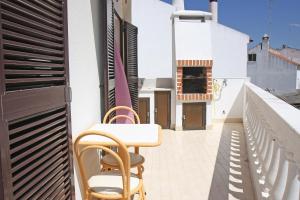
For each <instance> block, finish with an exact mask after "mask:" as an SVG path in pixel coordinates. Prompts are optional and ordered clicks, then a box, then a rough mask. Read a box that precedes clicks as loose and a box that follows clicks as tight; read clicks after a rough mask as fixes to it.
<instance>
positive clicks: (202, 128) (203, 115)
mask: <svg viewBox="0 0 300 200" xmlns="http://www.w3.org/2000/svg"><path fill="white" fill-rule="evenodd" d="M184 104H201V105H203V112H202V127H201V128H200V129H190V128H186V127H185V123H184V120H183V115H184ZM206 105H207V102H191V103H182V129H183V130H205V129H206Z"/></svg>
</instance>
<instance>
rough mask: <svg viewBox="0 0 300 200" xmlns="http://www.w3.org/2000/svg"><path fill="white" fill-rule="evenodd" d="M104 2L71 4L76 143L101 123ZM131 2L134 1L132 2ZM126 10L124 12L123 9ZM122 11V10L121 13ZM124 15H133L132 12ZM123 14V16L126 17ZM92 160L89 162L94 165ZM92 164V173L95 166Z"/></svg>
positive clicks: (78, 195)
mask: <svg viewBox="0 0 300 200" xmlns="http://www.w3.org/2000/svg"><path fill="white" fill-rule="evenodd" d="M100 2H101V1H99V0H88V1H82V0H72V1H69V2H68V29H69V66H70V84H71V88H72V102H71V114H72V115H71V121H72V135H73V140H74V139H75V138H76V136H77V135H78V134H79V133H80V132H81V131H83V130H85V129H87V128H89V127H90V126H91V125H92V124H94V123H95V122H99V120H100V119H101V116H100V104H101V101H102V99H103V98H102V97H101V95H100V87H99V85H100V82H99V71H98V66H101V62H102V61H103V60H102V58H101V46H100V41H101V40H100V38H101V29H102V26H103V24H101V21H100V19H101V13H100V10H101V9H100V8H101V3H100ZM128 2H130V1H128ZM120 4H121V1H118V2H115V5H116V7H117V9H118V10H119V9H122V6H121V5H120ZM122 10H123V9H122ZM120 12H121V11H120ZM122 13H124V14H126V16H130V9H129V8H128V10H123V11H122ZM122 15H123V14H122ZM93 159H94V158H92V157H91V159H90V160H89V161H87V162H90V163H93V164H94V162H95V160H93ZM74 163H75V166H74V167H75V172H74V179H75V198H76V199H77V200H80V199H82V196H81V191H80V186H79V185H80V183H79V181H78V180H79V176H78V175H79V173H78V170H77V164H76V162H74ZM93 164H91V165H89V166H90V169H89V171H93V170H94V169H93V166H95V165H93Z"/></svg>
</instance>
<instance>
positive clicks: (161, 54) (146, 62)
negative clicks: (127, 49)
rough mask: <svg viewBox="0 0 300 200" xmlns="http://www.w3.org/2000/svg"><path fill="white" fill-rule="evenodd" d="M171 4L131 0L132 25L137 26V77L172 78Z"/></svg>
mask: <svg viewBox="0 0 300 200" xmlns="http://www.w3.org/2000/svg"><path fill="white" fill-rule="evenodd" d="M174 10H175V8H174V7H173V6H172V5H169V4H167V3H164V2H161V1H158V0H132V24H134V25H135V26H137V27H138V67H139V72H138V73H139V78H171V77H172V37H171V34H172V31H171V30H172V23H171V19H170V17H171V14H172V12H173V11H174Z"/></svg>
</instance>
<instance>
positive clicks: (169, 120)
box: [154, 91, 171, 129]
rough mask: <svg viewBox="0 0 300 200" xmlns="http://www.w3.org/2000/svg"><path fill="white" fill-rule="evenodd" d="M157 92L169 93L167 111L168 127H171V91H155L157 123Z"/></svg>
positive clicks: (155, 118)
mask: <svg viewBox="0 0 300 200" xmlns="http://www.w3.org/2000/svg"><path fill="white" fill-rule="evenodd" d="M157 93H167V94H168V104H169V105H168V113H167V124H168V126H167V127H168V128H167V129H170V128H171V91H154V123H155V124H158V123H157V117H156V113H157V112H156V105H157V99H156V94H157Z"/></svg>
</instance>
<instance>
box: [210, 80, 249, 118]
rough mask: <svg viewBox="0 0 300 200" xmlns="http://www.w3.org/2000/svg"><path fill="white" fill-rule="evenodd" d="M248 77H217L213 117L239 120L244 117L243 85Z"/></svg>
mask: <svg viewBox="0 0 300 200" xmlns="http://www.w3.org/2000/svg"><path fill="white" fill-rule="evenodd" d="M247 80H248V79H247V78H215V79H214V89H213V90H214V100H213V101H212V103H211V104H212V117H213V119H216V120H226V119H227V120H231V121H238V120H241V119H242V117H243V101H244V93H243V85H244V83H245V81H247Z"/></svg>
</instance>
